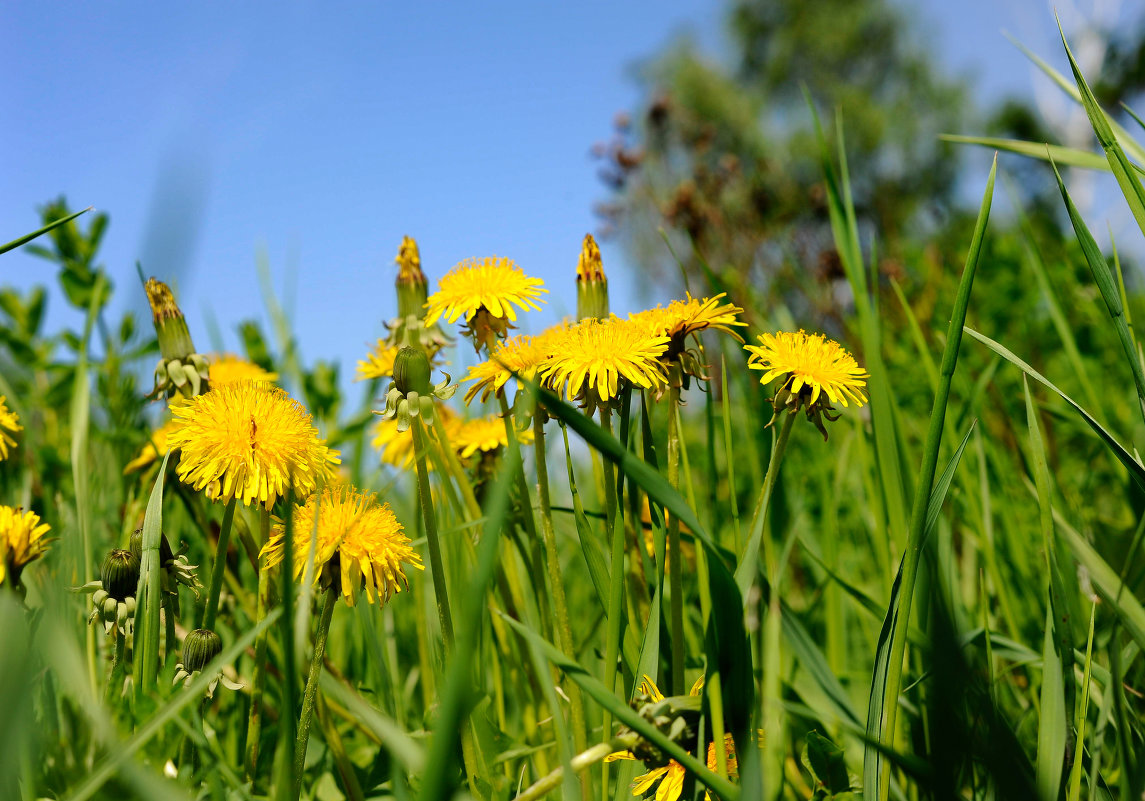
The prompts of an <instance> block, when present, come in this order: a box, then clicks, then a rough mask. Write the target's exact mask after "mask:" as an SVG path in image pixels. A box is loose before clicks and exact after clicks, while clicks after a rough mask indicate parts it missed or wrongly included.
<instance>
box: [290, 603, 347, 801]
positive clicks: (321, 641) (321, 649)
mask: <svg viewBox="0 0 1145 801" xmlns="http://www.w3.org/2000/svg"><path fill="white" fill-rule="evenodd" d="M337 602H338V593H337V592H335V591H334V590H333V589H328V590H326V598H325V599H324V600H323V601H322V616H321V617H320V618H318V631H317V633H316V634H315V635H314V656H313V657H312V658H311V660H310V675H309V676H308V677H307V679H306V692H305V694H304V695H303V696H302V714H301V715H299V717H298V742H297V744H296V745H295V748H294V797H295V798H298V796H299V793H301V792H302V774H303V770H304V769H305V768H306V745H307V743H308V742H309V741H310V721H311V720H312V719H313V717H314V700H315V699H316V698H317V697H318V679H319V678H320V677H321V675H322V657H323V656H324V655H325V654H326V637H327V635H328V634H329V633H330V620H331V619H332V618H333V617H334V605H335V604H336V603H337Z"/></svg>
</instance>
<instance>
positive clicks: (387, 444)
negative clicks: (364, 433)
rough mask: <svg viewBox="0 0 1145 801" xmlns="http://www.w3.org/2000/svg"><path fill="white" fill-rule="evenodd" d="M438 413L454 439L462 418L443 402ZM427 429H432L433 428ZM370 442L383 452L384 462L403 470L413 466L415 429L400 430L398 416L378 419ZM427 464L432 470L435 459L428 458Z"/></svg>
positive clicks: (450, 436) (438, 406)
mask: <svg viewBox="0 0 1145 801" xmlns="http://www.w3.org/2000/svg"><path fill="white" fill-rule="evenodd" d="M437 415H438V417H440V418H441V424H442V426H443V427H444V428H445V432H446V435H447V436H449V438H450V440H451V441H452V438H453V432H454V431H456V429H457V427H458V426H459V425H460V424H461V420H460V419H459V418H458V417H457V415H456V414H454V413H453V411H452V410H451V409H450V408H449V407H448V406H442V405H441V404H438V405H437ZM427 430H429V431H432V430H433V428H428V429H427ZM370 444H371V445H373V446H374V447H375V448H377V449H378V450H380V451H381V452H382V462H383V463H384V464H392V465H393V466H394V467H400V468H402V469H403V470H409V469H410V468H411V467H413V460H414V451H413V429H411V428H407V429H406V430H405V431H398V420H397V418H396V417H391V418H389V419H385V418H383V419H381V420H379V421H378V424H377V425H376V426H374V438H373V440H371V442H370ZM425 466H426V467H427V468H428V469H430V470H432V469H433V460H432V459H426V462H425Z"/></svg>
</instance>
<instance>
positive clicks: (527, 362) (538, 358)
mask: <svg viewBox="0 0 1145 801" xmlns="http://www.w3.org/2000/svg"><path fill="white" fill-rule="evenodd" d="M566 328H567V326H565V325H563V324H562V325H558V326H554V327H552V328H549V329H547V330H546V331H543V332H541V333H540V334H538V335H537V336H535V337H532V336H528V335H526V334H519V335H517V336H515V337H511V338H509V339H506V340H505V341H504V342H502V343H501V344H499V345H497V347H496V348H494V349H493V353H492V354H491V355H490V356H489V358H488V359H486V360H485V361H483V362H481V363H480V364H475V365H473V366H472V367H470V368H469V373H468V374H467V375H466V376H465V378H463V379H461V383H463V384H464V383H465V382H466V381H474V382H476V383H474V384H473V386H471V387H470V388H469V391H468V392H466V393H465V404H466V405H469V404H470V403H472V402H473V399H474V398H475V397H476V396H477V393H479V392H480V393H481V400H482V402H484V401H487V400H488V399H489V396H490V395H492V394H498V395H499V394H500V393H501V389H502V388H503V387H504V386H505V384H506V383H507V382H508V381H509V379H510V378H512V377H513V373H517V374H518V375H520V376H521V377H522V378H525V379H532V378H533V377H534V376H536V374H537V371H538V370H539V369H540V368H541V366H542V365H543V364H544V363H545V361H546V360H547V359H548V358H549V356H551V355H552V353H553V346H554V343H555V342H556V340H557V338H558V337H559V335H560V334H561V333H563V332H564V331H565V330H566Z"/></svg>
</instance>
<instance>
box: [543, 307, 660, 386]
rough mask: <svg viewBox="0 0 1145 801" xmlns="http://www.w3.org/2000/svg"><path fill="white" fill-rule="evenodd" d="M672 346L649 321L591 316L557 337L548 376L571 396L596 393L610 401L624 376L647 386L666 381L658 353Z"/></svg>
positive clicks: (544, 372) (548, 363) (548, 364)
mask: <svg viewBox="0 0 1145 801" xmlns="http://www.w3.org/2000/svg"><path fill="white" fill-rule="evenodd" d="M667 347H668V337H666V336H662V335H656V334H652V333H650V332H649V331H648V330H647V327H646V326H643V325H638V324H635V323H633V322H631V321H629V320H621V319H620V318H618V317H610V318H608V319H607V320H595V319H592V318H589V319H586V320H582V321H581V322H579V323H577V324H576V325H574V326H572V327H571V328H568V329H567V330H565V331H564V332H563V333H562V334H560V335H559V336H556V337H555V338H554V340H553V343H552V349H553V355H552V357H551V358H550V359H549V360H548V362H547V364H546V365H545V367H544V370H543V377H544V379H545V381H546V383H548V385H549V386H551V387H553V389H556V390H558V391H559V390H563V391H564V392H565V396H566V397H569V398H572V397H576V396H578V395H580V394H581V393H582V392H583V393H585V396H586V398H588V395H589V393H595V395H596V397H598V398H599V399H600V400H602V401H605V402H607V401H609V400H610V399H611V398H614V397H616V394H617V392H618V390H619V386H620V380H621V379H625V380H627V381H630V382H632V383H633V384H635V385H636V386H638V387H643V388H645V389H650V388H653V387H656V386H658V385H660V384H663V383H664V381H665V376H664V368H663V367H662V366H661V364H660V361H659V359H660V357H661V356H662V355H663V354H664V351H665V350H666V349H667Z"/></svg>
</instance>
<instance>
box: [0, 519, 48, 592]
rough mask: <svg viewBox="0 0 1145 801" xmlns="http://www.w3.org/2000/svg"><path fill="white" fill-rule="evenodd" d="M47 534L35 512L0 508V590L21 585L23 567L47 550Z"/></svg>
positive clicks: (44, 524) (45, 525) (46, 527)
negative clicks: (4, 587)
mask: <svg viewBox="0 0 1145 801" xmlns="http://www.w3.org/2000/svg"><path fill="white" fill-rule="evenodd" d="M49 530H50V528H49V526H48V524H47V523H41V522H40V516H39V515H38V514H36V513H35V512H25V511H24V510H23V509H14V508H13V507H11V506H0V586H3V585H8V586H19V585H20V574H21V573H22V572H23V570H24V567H25V566H26V565H27V564H28V563H29V562H34V561H35V560H37V559H39V558H40V557H41V556H43V555H44V552H45V551H47V550H48V545H49V544H50V543H51V542H52V540H51V538H50V537H46V536H44V535H45V534H47V533H48V531H49Z"/></svg>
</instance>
